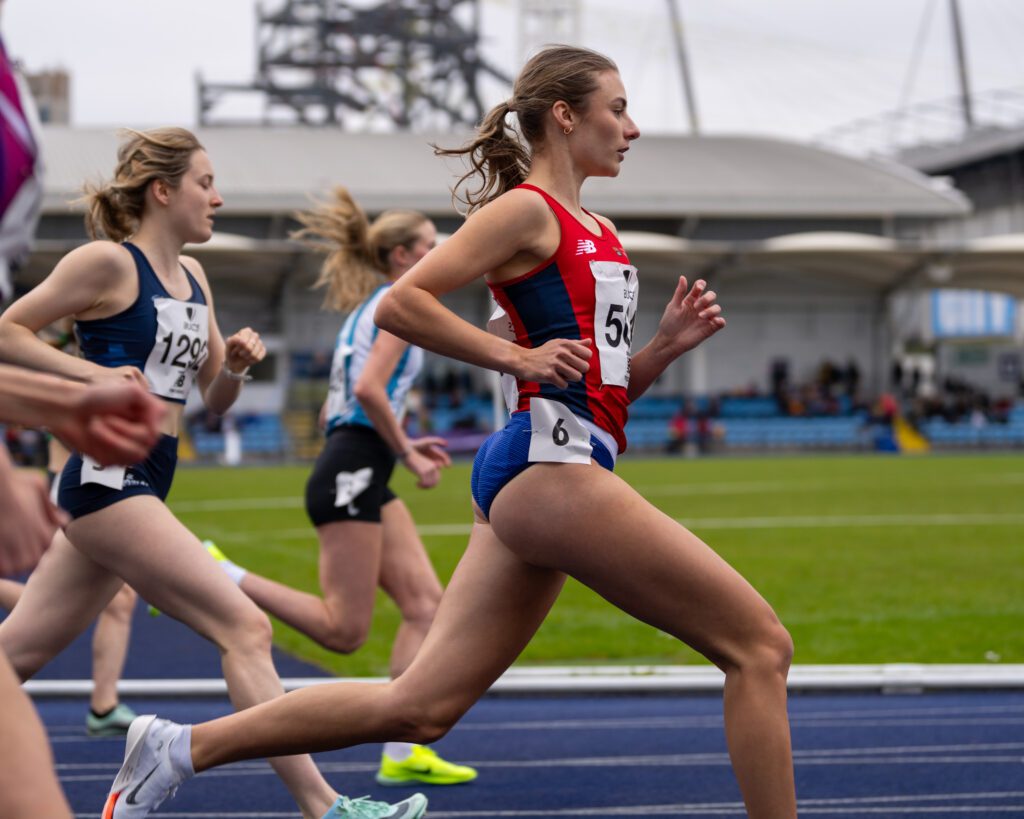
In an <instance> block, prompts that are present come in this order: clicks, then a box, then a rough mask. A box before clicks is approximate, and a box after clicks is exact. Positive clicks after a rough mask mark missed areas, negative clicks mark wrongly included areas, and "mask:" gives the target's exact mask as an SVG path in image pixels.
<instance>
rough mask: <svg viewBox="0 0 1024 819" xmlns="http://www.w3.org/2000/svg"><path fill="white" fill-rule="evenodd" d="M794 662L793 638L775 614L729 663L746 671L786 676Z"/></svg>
mask: <svg viewBox="0 0 1024 819" xmlns="http://www.w3.org/2000/svg"><path fill="white" fill-rule="evenodd" d="M792 662H793V638H792V637H791V636H790V634H789V631H787V630H786V627H785V626H783V625H782V623H781V622H780V621H779V619H778V618H777V617H775V616H774V614H773V615H772V616H771V618H768V620H767V622H765V623H764V624H763V625H762V627H761V628H760V629H759V630H758V632H757V634H756V635H755V636H753V637H752V638H751V639H750V640H749V641H748V642H747V643H746V644H745V645H744V646H743V647H742V648H741V649H740V651H738V652H737V655H736V657H735V658H734V660H733V662H731V663H729V665H731V666H733V667H734V668H736V669H737V670H740V671H743V672H744V673H754V674H759V675H771V676H781V677H783V678H785V677H786V676H787V675H788V674H789V667H790V665H791V664H792ZM725 670H726V671H728V670H729V669H728V668H726V669H725Z"/></svg>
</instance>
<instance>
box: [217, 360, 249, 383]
mask: <svg viewBox="0 0 1024 819" xmlns="http://www.w3.org/2000/svg"><path fill="white" fill-rule="evenodd" d="M221 372H222V373H224V375H226V376H227V377H228V378H230V379H231V380H232V381H242V382H245V381H252V376H251V375H249V368H248V367H246V368H245V369H244V370H242V371H241V372H240V373H233V372H231V370H229V369H228V362H226V361H225V362H224V366H223V367H221Z"/></svg>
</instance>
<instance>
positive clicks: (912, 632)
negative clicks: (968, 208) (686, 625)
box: [170, 455, 1024, 675]
mask: <svg viewBox="0 0 1024 819" xmlns="http://www.w3.org/2000/svg"><path fill="white" fill-rule="evenodd" d="M307 473H308V468H307V467H274V468H249V469H225V468H216V469H204V468H193V469H181V470H180V471H179V472H178V476H177V478H176V480H175V486H174V490H173V492H172V495H171V498H170V505H171V507H172V509H175V511H176V512H177V513H178V515H179V516H180V517H181V519H182V520H183V521H184V522H185V523H186V524H187V525H188V526H189V527H190V528H191V529H192V530H193V531H195V532H196V533H197V534H198V535H199V536H200V537H211V538H213V539H215V540H216V541H217V542H218V543H219V544H220V545H221V546H222V547H223V548H224V549H225V551H226V552H227V553H228V554H229V556H231V557H232V558H233V559H235V560H237V561H238V562H239V563H241V564H242V565H244V566H246V567H248V568H251V569H253V570H254V571H257V572H259V573H261V574H265V575H267V576H269V577H272V578H274V579H276V580H280V581H282V582H284V583H288V584H290V585H293V586H296V587H298V588H301V589H305V590H307V591H316V590H317V589H318V583H317V576H316V572H317V547H316V537H315V534H314V532H313V529H312V528H311V527H310V526H309V523H308V522H307V520H306V517H305V513H304V511H303V508H302V492H303V486H304V482H305V479H306V475H307ZM618 473H619V474H620V475H621V476H622V477H623V478H624V479H625V480H627V481H629V482H630V483H631V484H632V485H634V486H635V487H637V488H638V489H639V490H640V491H641V492H643V493H644V494H645V495H646V496H647V497H648V498H649V499H650V500H651V501H652V502H653V503H655V504H656V505H657V506H658V507H659V508H661V509H662V510H664V511H665V512H666V513H668V514H669V515H671V516H673V517H676V518H679V519H681V520H683V521H684V522H687V524H688V525H689V526H690V528H692V529H693V530H694V531H695V532H696V533H697V534H698V535H700V536H701V537H702V538H703V539H704V540H705V541H706V542H707V543H709V544H710V545H711V546H712V547H713V548H714V549H715V550H716V551H718V553H719V554H721V555H722V556H723V557H724V558H725V559H726V560H728V561H729V562H730V563H731V564H732V565H733V566H735V567H736V568H737V569H738V570H739V571H740V572H741V573H742V574H743V575H744V576H745V577H746V578H747V579H748V580H750V582H751V583H753V585H754V586H755V587H756V588H757V589H758V590H759V591H760V592H761V593H762V594H763V595H764V596H765V597H766V598H767V599H768V601H769V602H770V603H771V604H772V606H773V607H774V608H775V610H776V611H777V612H778V614H779V616H780V617H781V618H782V621H783V622H784V623H785V624H786V626H787V627H788V628H789V629H790V631H791V632H792V634H793V638H794V641H795V643H796V662H798V663H876V662H942V663H960V662H963V663H978V662H985V661H986V659H988V660H996V659H998V660H1001V661H1002V662H1024V627H1022V625H1024V594H1022V590H1024V508H1022V504H1021V501H1020V498H1021V490H1022V489H1024V457H1022V456H1019V455H987V456H934V455H933V456H928V457H920V458H910V457H886V456H854V457H843V456H835V457H829V456H823V457H774V458H756V459H755V458H749V459H732V458H725V459H711V460H693V461H691V460H671V459H652V460H640V459H631V458H628V457H627V458H623V459H622V461H621V462H620V466H619V469H618ZM392 486H393V487H394V489H395V490H396V491H397V492H398V493H399V494H400V495H401V496H402V497H403V498H404V499H405V501H406V502H407V503H408V505H409V507H410V509H411V510H412V513H413V516H414V517H415V519H416V521H417V523H418V524H419V525H421V526H430V525H442V524H454V525H459V524H467V525H468V523H469V521H470V512H469V500H468V496H469V466H468V465H457V466H455V467H453V468H452V469H451V470H449V471H448V472H447V473H446V474H445V477H444V481H443V483H442V485H441V486H440V487H438V488H437V489H435V490H431V491H429V492H424V491H419V490H417V489H415V488H414V487H413V485H412V481H411V479H410V477H409V476H408V475H407V474H406V473H405V472H404V470H401V469H399V470H397V472H396V476H395V479H394V481H393V483H392ZM232 507H234V508H232ZM424 542H425V543H426V546H427V549H428V551H429V553H430V556H431V559H432V560H433V562H434V565H435V566H436V568H437V571H438V574H439V575H440V576H441V579H442V580H443V581H446V580H447V579H448V578H449V577H450V576H451V573H452V571H453V569H454V568H455V564H456V563H457V561H458V559H459V557H460V555H461V554H462V551H463V549H464V548H465V542H466V536H465V535H462V534H459V535H431V534H428V535H427V536H425V537H424ZM397 625H398V614H397V611H396V609H395V607H394V606H393V605H392V604H391V601H390V600H389V599H387V598H386V597H385V596H384V595H382V594H381V595H379V600H378V606H377V610H376V613H375V619H374V625H373V629H372V633H371V636H370V639H369V640H368V641H367V643H366V645H365V646H363V648H362V649H360V650H359V651H358V652H357V653H356V654H354V655H352V656H348V657H343V656H339V655H336V654H333V653H331V652H328V651H325V650H323V649H321V648H319V647H318V646H316V645H315V644H314V643H312V642H311V641H310V640H308V639H307V638H305V637H303V636H302V635H300V634H297V633H296V632H294V631H293V630H291V629H289V628H288V627H286V626H284V625H282V624H280V623H275V624H274V627H275V639H276V640H277V642H278V644H279V645H280V646H282V647H283V648H285V649H286V650H288V651H290V652H292V653H294V654H296V655H298V656H300V657H303V658H306V659H309V660H312V661H313V662H315V663H317V664H319V665H321V666H323V667H325V668H328V669H331V670H333V671H335V672H337V673H339V674H345V675H382V674H385V673H386V669H387V658H388V652H389V649H390V644H391V639H392V637H393V635H394V632H395V629H396V628H397ZM522 660H523V661H524V662H530V663H560V664H564V663H593V662H598V663H606V662H608V663H698V662H703V659H702V658H701V657H699V656H698V655H696V654H695V653H694V652H692V651H690V650H689V649H688V648H686V647H685V646H682V645H680V644H679V643H678V642H677V641H675V640H673V639H670V638H669V637H667V636H666V635H664V634H662V633H660V632H658V631H657V630H655V629H653V628H651V627H649V626H646V625H643V624H640V623H637V622H636V621H634V620H632V619H631V618H629V617H627V616H626V615H624V614H622V613H621V612H619V611H618V610H616V609H614V608H613V607H612V606H610V605H609V604H607V603H606V602H604V601H603V600H601V599H600V598H598V597H597V596H596V595H595V594H593V593H592V592H591V591H589V590H588V589H586V588H584V587H582V586H580V585H579V584H576V583H573V582H570V583H569V584H568V585H567V587H566V589H565V591H564V592H563V594H562V596H561V598H560V599H559V601H558V603H557V604H556V606H555V609H554V610H553V611H552V613H551V615H550V616H549V617H548V620H547V621H546V623H545V624H544V626H543V627H542V629H541V630H540V632H539V633H538V634H537V636H536V637H535V638H534V640H533V642H532V643H531V644H530V646H529V648H528V649H527V650H526V652H525V653H524V655H523V657H522Z"/></svg>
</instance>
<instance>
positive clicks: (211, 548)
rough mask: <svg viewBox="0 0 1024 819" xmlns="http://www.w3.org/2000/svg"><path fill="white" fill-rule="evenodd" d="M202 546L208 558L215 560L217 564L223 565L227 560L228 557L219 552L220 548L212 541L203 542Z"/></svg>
mask: <svg viewBox="0 0 1024 819" xmlns="http://www.w3.org/2000/svg"><path fill="white" fill-rule="evenodd" d="M203 545H204V546H205V547H206V551H208V552H209V553H210V557H212V558H213V559H214V560H216V561H217V562H218V563H223V562H224V561H225V560H227V559H228V556H227V555H226V554H224V552H222V551H221V550H220V547H219V546H218V545H217V544H216V543H214V542H213V541H212V540H204V541H203Z"/></svg>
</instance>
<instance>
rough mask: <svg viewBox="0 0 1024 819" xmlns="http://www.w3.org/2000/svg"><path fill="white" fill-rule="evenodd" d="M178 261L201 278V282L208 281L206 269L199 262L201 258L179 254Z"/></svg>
mask: <svg viewBox="0 0 1024 819" xmlns="http://www.w3.org/2000/svg"><path fill="white" fill-rule="evenodd" d="M178 261H179V262H181V264H182V266H183V267H184V268H185V269H186V270H187V271H188V272H189V273H191V274H192V275H193V276H195V277H196V278H197V279H199V281H200V282H202V283H206V271H205V270H203V266H202V265H201V264H199V260H198V259H195V258H193V257H192V256H179V257H178Z"/></svg>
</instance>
